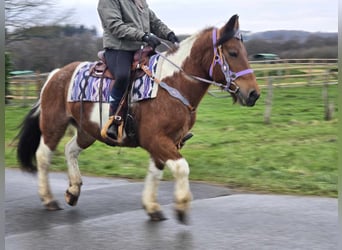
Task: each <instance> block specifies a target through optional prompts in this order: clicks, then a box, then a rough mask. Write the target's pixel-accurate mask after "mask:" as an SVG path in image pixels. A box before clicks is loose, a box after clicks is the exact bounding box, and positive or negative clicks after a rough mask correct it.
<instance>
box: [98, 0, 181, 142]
mask: <svg viewBox="0 0 342 250" xmlns="http://www.w3.org/2000/svg"><path fill="white" fill-rule="evenodd" d="M97 11H98V14H99V17H100V20H101V23H102V27H103V47H104V48H105V60H106V63H107V66H108V69H109V71H110V72H111V73H112V75H113V76H115V85H114V87H113V88H112V90H111V93H110V109H109V121H108V122H107V123H111V124H110V125H109V126H107V127H109V128H108V130H107V135H108V136H109V137H111V138H113V139H117V133H118V131H117V124H118V123H119V122H120V121H121V117H120V116H118V115H117V109H118V107H119V104H120V101H121V99H122V97H123V95H124V93H125V91H126V89H127V87H128V85H129V83H130V74H131V65H132V61H133V57H134V53H135V52H136V51H137V50H138V49H140V47H141V45H142V42H145V43H147V44H148V45H150V46H151V47H152V48H153V49H155V47H156V46H158V45H159V44H160V43H161V42H160V40H159V38H158V37H160V38H163V39H167V40H169V41H170V42H172V43H179V39H178V37H177V36H176V35H175V33H174V32H173V31H172V30H170V29H169V28H168V27H167V26H166V25H165V24H164V23H163V22H162V21H161V20H160V19H159V18H158V17H157V16H156V15H155V13H154V12H153V11H152V10H151V9H150V8H149V7H148V5H147V3H146V0H99V3H98V6H97ZM153 34H155V35H153ZM113 121H117V122H118V123H117V122H113Z"/></svg>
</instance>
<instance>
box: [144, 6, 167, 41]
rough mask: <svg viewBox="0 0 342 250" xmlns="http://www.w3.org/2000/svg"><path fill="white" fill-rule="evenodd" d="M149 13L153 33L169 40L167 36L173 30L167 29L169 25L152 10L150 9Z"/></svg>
mask: <svg viewBox="0 0 342 250" xmlns="http://www.w3.org/2000/svg"><path fill="white" fill-rule="evenodd" d="M149 11H150V28H151V32H152V33H153V34H155V35H156V36H158V37H160V38H163V39H167V35H168V34H169V33H170V32H171V31H172V30H170V29H169V27H167V25H166V24H165V23H163V22H162V21H161V20H160V19H159V18H158V17H157V15H156V14H155V13H154V12H153V11H152V10H151V9H149Z"/></svg>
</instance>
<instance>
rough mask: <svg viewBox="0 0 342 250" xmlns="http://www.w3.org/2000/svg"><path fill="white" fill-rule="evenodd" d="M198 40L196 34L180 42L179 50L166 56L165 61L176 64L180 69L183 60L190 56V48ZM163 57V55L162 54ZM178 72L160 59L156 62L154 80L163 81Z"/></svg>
mask: <svg viewBox="0 0 342 250" xmlns="http://www.w3.org/2000/svg"><path fill="white" fill-rule="evenodd" d="M197 38H198V34H196V35H193V36H191V37H189V38H187V39H185V40H184V41H182V42H181V44H180V47H179V49H178V50H177V51H176V52H175V53H173V54H171V55H168V56H167V59H168V60H170V61H171V62H173V63H174V64H176V65H177V66H178V67H182V65H183V63H184V61H185V59H186V58H187V57H188V56H189V55H190V53H191V48H192V46H193V44H194V42H195V41H196V39H197ZM163 55H164V56H165V53H163ZM176 72H179V69H178V68H177V67H175V66H174V65H172V64H171V63H170V62H168V61H167V60H165V59H164V58H163V57H160V58H159V60H158V65H157V70H156V78H157V79H160V80H162V79H164V78H165V77H167V76H172V75H173V74H174V73H176Z"/></svg>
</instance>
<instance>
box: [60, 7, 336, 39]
mask: <svg viewBox="0 0 342 250" xmlns="http://www.w3.org/2000/svg"><path fill="white" fill-rule="evenodd" d="M127 1H129V0H127ZM58 3H59V6H60V8H66V9H71V8H72V9H75V10H74V11H75V12H74V14H73V18H72V19H71V20H70V21H69V23H72V24H76V25H84V26H86V27H88V28H92V27H96V29H97V30H98V32H99V33H100V34H101V33H102V30H101V28H100V27H101V24H100V20H99V18H98V15H97V10H96V8H97V3H98V1H97V0H60V1H58ZM147 3H148V4H149V6H150V8H151V9H152V10H153V11H154V12H155V13H156V14H157V16H158V17H159V18H160V19H161V20H163V21H164V22H165V23H166V24H167V25H168V26H169V27H170V28H171V29H173V30H174V31H175V33H176V34H191V33H194V32H197V31H199V30H202V29H203V28H206V27H208V26H217V27H220V26H222V25H223V24H224V23H225V22H226V21H228V19H229V18H230V17H231V16H232V15H234V14H238V15H239V16H240V28H241V29H242V30H244V31H251V32H259V31H266V30H304V31H311V32H316V31H319V32H337V31H338V0H325V1H324V0H147Z"/></svg>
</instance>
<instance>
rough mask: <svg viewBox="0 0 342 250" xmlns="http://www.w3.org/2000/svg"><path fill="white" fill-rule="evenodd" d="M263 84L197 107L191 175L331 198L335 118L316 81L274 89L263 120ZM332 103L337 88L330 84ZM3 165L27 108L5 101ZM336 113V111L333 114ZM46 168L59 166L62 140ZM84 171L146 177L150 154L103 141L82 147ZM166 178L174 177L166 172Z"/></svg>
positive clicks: (186, 152) (10, 158)
mask: <svg viewBox="0 0 342 250" xmlns="http://www.w3.org/2000/svg"><path fill="white" fill-rule="evenodd" d="M265 92H266V90H263V92H262V97H261V99H260V100H259V101H258V103H257V104H256V106H255V107H253V108H246V107H240V106H238V105H233V104H232V103H231V99H230V98H227V99H223V98H214V97H211V96H208V95H207V96H206V97H205V98H204V100H203V101H202V103H201V104H200V106H199V109H198V117H197V122H196V124H195V127H194V128H193V130H192V132H193V133H194V134H195V136H194V137H193V138H192V139H191V140H190V141H189V142H188V143H187V144H186V146H185V147H184V149H183V150H182V154H183V156H184V157H185V158H186V159H187V160H188V162H189V164H190V169H191V173H190V179H191V180H197V181H206V182H211V183H217V184H221V185H224V186H227V187H230V188H235V189H237V190H242V191H248V192H267V193H270V192H272V193H283V194H304V195H322V196H330V197H337V178H338V175H337V123H338V121H337V119H333V120H332V121H324V119H323V117H324V113H323V111H324V106H323V102H322V97H321V96H322V93H321V92H322V88H321V87H297V88H275V89H274V100H273V107H272V117H271V124H270V125H265V124H264V122H263V120H264V117H263V116H264V109H265V104H264V103H265V100H264V97H265V96H266V93H265ZM329 95H330V97H331V101H332V102H334V103H335V106H336V105H337V86H331V87H330V88H329ZM5 111H6V123H5V124H6V135H5V138H6V150H5V157H6V164H7V166H8V167H17V166H18V165H17V162H16V159H15V147H14V145H11V140H12V139H13V138H14V136H15V134H16V133H17V129H16V127H17V126H18V124H19V123H20V121H21V120H22V118H23V117H24V115H25V114H26V112H27V111H28V108H18V107H13V106H7V107H6V110H5ZM336 113H337V112H335V116H334V117H336ZM69 134H70V133H67V135H66V137H65V138H64V139H63V141H62V143H61V145H60V146H59V148H58V149H57V151H56V153H55V156H54V158H53V162H52V167H51V168H52V170H54V171H61V170H63V171H65V170H66V166H65V160H64V153H63V152H64V151H63V145H64V144H65V143H66V142H67V140H68V139H69V138H70V135H69ZM79 165H80V169H81V171H82V173H83V174H89V175H98V176H111V177H125V178H132V179H142V178H144V176H145V174H146V170H147V166H148V154H147V152H145V151H143V150H142V149H140V148H137V149H130V148H112V147H108V146H106V145H104V144H101V143H95V144H94V145H93V146H92V147H90V148H88V149H87V150H85V151H84V152H82V154H81V156H80V159H79ZM164 179H172V176H171V174H170V172H169V171H168V170H166V171H165V175H164Z"/></svg>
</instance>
